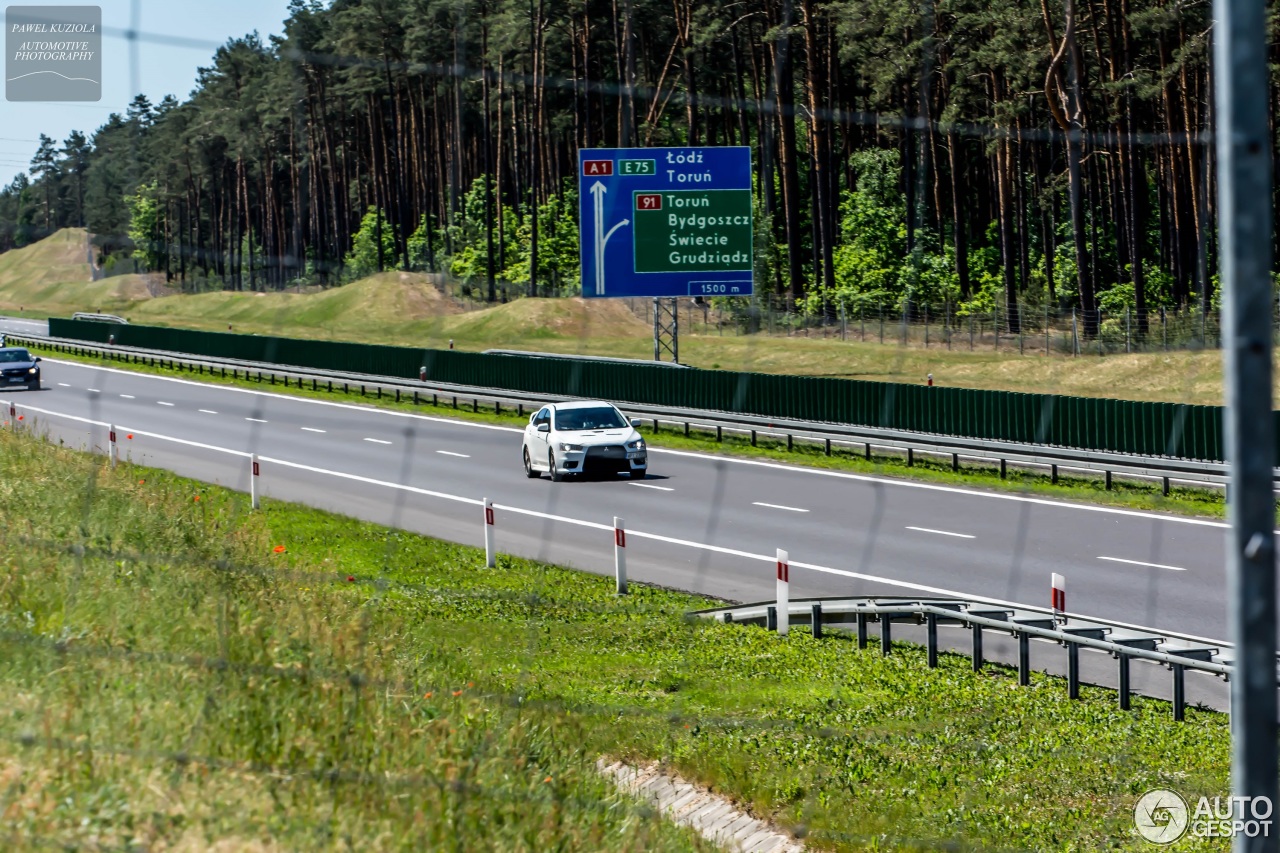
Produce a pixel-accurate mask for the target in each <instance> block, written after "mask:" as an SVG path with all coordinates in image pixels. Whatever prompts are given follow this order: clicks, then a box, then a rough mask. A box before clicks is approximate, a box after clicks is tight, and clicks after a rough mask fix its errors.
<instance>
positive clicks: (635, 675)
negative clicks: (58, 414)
mask: <svg viewBox="0 0 1280 853" xmlns="http://www.w3.org/2000/svg"><path fill="white" fill-rule="evenodd" d="M0 518H3V519H4V520H5V524H3V525H0V553H3V554H5V561H4V569H3V573H0V644H2V645H3V647H4V652H3V654H0V695H4V696H5V697H6V701H5V702H3V703H0V813H3V814H4V816H5V821H4V829H3V832H4V834H5V835H6V836H7V838H6V841H5V842H4V844H5V846H6V847H7V848H9V849H29V848H34V847H37V846H41V847H43V846H57V847H87V848H91V849H99V848H115V847H124V846H140V847H148V848H159V847H162V846H163V847H170V848H178V849H192V850H194V849H210V848H212V847H214V845H215V843H220V844H221V846H220V847H217V848H215V849H315V848H343V849H351V848H354V849H369V850H376V849H410V848H412V849H461V850H476V849H503V850H506V849H512V850H514V849H523V850H544V849H563V850H605V849H610V850H614V849H616V850H664V851H665V850H678V849H690V848H691V847H693V846H694V844H695V842H693V841H692V840H691V839H690V837H689V836H688V835H685V834H682V833H681V832H678V831H676V830H675V829H673V828H672V827H670V826H667V825H665V824H664V823H663V822H662V821H660V820H658V819H656V818H655V817H654V816H653V815H652V814H651V813H649V812H646V811H645V810H643V809H639V808H637V807H636V806H635V805H633V804H629V803H627V802H625V801H620V800H619V799H618V798H617V797H616V796H615V795H613V794H611V793H610V792H609V791H608V789H607V786H606V785H605V784H604V783H603V782H601V781H600V780H599V779H598V778H597V777H596V776H595V775H594V773H593V770H592V766H593V762H594V761H595V759H596V757H597V756H598V755H600V754H608V755H614V756H621V757H627V758H631V759H634V760H645V759H662V760H665V761H668V762H670V763H671V764H672V765H674V767H676V768H677V769H678V770H679V771H680V772H682V773H684V774H686V775H687V776H689V777H692V778H695V779H698V780H700V781H702V782H704V783H707V784H710V785H713V786H714V787H715V788H716V789H717V790H720V791H722V792H725V793H727V794H729V795H732V796H734V797H736V798H737V799H738V800H739V801H740V802H743V803H745V804H748V805H749V806H750V807H751V808H752V809H753V810H754V811H755V812H756V813H757V814H759V815H766V816H771V817H774V818H775V819H777V820H779V821H780V822H782V823H784V824H786V825H789V826H792V827H796V828H799V827H803V828H804V832H805V833H807V838H808V840H809V842H810V843H811V844H812V845H813V846H814V847H815V848H818V849H831V850H863V849H926V848H927V849H937V848H938V847H939V846H946V847H947V848H948V849H957V850H961V849H982V850H996V849H1009V850H1013V849H1019V850H1022V849H1031V850H1038V851H1049V850H1063V851H1067V850H1096V849H1103V848H1107V849H1133V850H1139V849H1145V848H1144V847H1143V845H1144V844H1145V842H1142V841H1140V840H1139V839H1137V838H1136V836H1135V835H1134V833H1133V829H1132V819H1131V814H1132V806H1133V802H1134V799H1135V798H1136V797H1137V796H1138V795H1140V794H1141V793H1143V792H1144V791H1146V790H1148V789H1150V788H1153V787H1173V788H1176V789H1177V790H1179V791H1181V792H1182V793H1183V794H1184V795H1188V796H1195V795H1200V794H1209V795H1212V794H1220V793H1222V792H1225V790H1226V787H1227V766H1228V752H1229V735H1228V728H1227V720H1226V717H1225V716H1223V715H1221V714H1217V713H1214V712H1209V711H1202V710H1197V709H1191V710H1189V711H1188V720H1187V722H1186V723H1185V724H1174V723H1172V722H1171V721H1170V720H1169V708H1168V705H1167V704H1165V703H1163V702H1158V701H1155V700H1147V699H1141V698H1139V699H1135V701H1134V708H1133V710H1132V711H1129V712H1122V711H1119V710H1118V709H1117V708H1116V706H1115V701H1114V696H1113V694H1111V693H1110V692H1108V691H1102V690H1094V689H1089V688H1086V689H1085V690H1084V695H1083V698H1082V700H1080V701H1071V700H1068V699H1067V698H1066V693H1065V689H1064V686H1063V684H1062V682H1061V681H1060V680H1058V679H1055V678H1050V677H1048V676H1042V675H1038V676H1035V677H1033V683H1032V686H1031V687H1029V688H1019V687H1018V686H1017V683H1016V675H1015V674H1014V673H1013V672H1011V671H1010V670H1008V669H1006V668H1003V667H997V666H988V667H986V668H985V669H984V671H983V672H982V673H979V674H974V673H972V672H970V671H969V669H968V662H967V659H964V658H957V657H954V656H950V655H944V656H943V657H942V660H941V665H940V667H939V668H938V669H937V670H929V669H927V668H926V667H925V665H924V655H923V652H922V651H921V650H920V649H916V648H912V647H909V646H906V645H902V646H900V647H897V648H896V649H895V652H894V654H893V655H892V656H891V657H888V658H882V657H881V656H880V655H879V654H878V653H877V652H876V651H875V649H874V645H873V648H872V649H870V650H867V651H865V652H858V651H857V650H856V648H855V647H854V645H853V644H852V643H851V642H849V641H848V640H847V639H842V638H828V639H823V640H820V641H815V640H813V638H812V637H810V636H809V635H808V633H807V632H806V631H804V630H799V631H795V632H793V633H792V635H791V636H790V637H788V638H779V637H777V636H774V635H771V634H768V633H767V632H765V631H762V630H760V629H758V628H751V627H746V626H737V625H714V624H706V623H691V622H690V621H688V620H687V619H686V618H685V617H684V614H685V612H686V611H687V610H688V609H690V608H696V607H698V606H702V605H704V604H705V602H704V601H702V600H700V599H698V598H696V597H694V596H690V595H685V594H681V593H678V592H671V591H664V590H658V589H653V588H647V587H644V586H642V585H637V586H636V587H635V588H634V593H633V594H632V595H631V596H629V597H627V598H617V597H615V596H613V595H612V594H611V583H610V581H609V580H607V579H604V578H600V577H596V576H593V575H590V574H585V573H578V572H573V571H568V570H564V569H560V568H556V567H554V566H548V565H542V564H538V563H535V562H531V561H526V560H517V559H510V558H506V557H503V558H501V559H500V561H499V565H498V567H497V569H495V570H483V569H481V568H480V566H481V565H482V559H481V555H480V554H479V553H478V552H477V551H476V550H475V549H471V548H464V547H460V546H455V545H451V544H448V543H444V542H440V541H437V540H432V539H428V538H425V537H421V536H416V535H410V534H407V533H403V532H397V531H391V530H387V529H385V528H380V527H377V526H374V525H370V524H366V523H362V522H357V521H354V520H350V519H346V518H342V517H338V516H334V515H330V514H326V513H323V512H320V511H317V510H312V509H307V508H304V507H299V506H294V505H288V504H283V503H277V502H271V501H267V502H265V503H264V506H263V509H262V511H260V512H256V513H255V512H251V511H250V510H249V509H248V507H247V499H246V498H245V496H243V495H239V494H235V493H231V492H228V491H226V490H223V489H220V488H213V487H208V486H205V485H202V484H199V483H195V482H191V481H189V480H185V479H182V478H179V477H176V476H173V475H170V474H168V473H165V472H161V471H156V470H147V469H142V468H135V467H133V466H131V465H128V464H124V465H121V466H120V468H118V469H117V470H116V471H111V470H109V469H108V468H107V467H106V466H105V464H104V462H103V460H102V459H101V458H97V457H89V456H86V455H84V454H79V453H73V452H71V451H68V450H66V449H62V448H57V447H53V446H50V445H47V444H42V443H40V442H39V441H38V440H36V439H34V438H32V437H29V436H26V435H24V434H21V433H19V434H17V435H14V434H12V433H9V432H3V433H0ZM1191 847H1192V845H1189V844H1187V843H1186V842H1184V844H1183V847H1181V848H1180V849H1190V848H1191Z"/></svg>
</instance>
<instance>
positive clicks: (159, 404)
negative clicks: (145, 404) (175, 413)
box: [156, 400, 173, 406]
mask: <svg viewBox="0 0 1280 853" xmlns="http://www.w3.org/2000/svg"><path fill="white" fill-rule="evenodd" d="M156 405H157V406H172V405H173V403H166V402H165V401H164V400H156Z"/></svg>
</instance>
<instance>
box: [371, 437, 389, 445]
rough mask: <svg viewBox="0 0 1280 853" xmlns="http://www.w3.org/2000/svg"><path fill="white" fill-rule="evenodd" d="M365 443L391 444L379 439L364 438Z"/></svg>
mask: <svg viewBox="0 0 1280 853" xmlns="http://www.w3.org/2000/svg"><path fill="white" fill-rule="evenodd" d="M365 441H369V442H372V443H374V444H390V443H391V442H389V441H383V440H382V439H380V438H366V439H365Z"/></svg>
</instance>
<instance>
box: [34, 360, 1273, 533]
mask: <svg viewBox="0 0 1280 853" xmlns="http://www.w3.org/2000/svg"><path fill="white" fill-rule="evenodd" d="M31 349H32V350H33V351H38V352H41V353H43V354H45V355H48V356H50V357H56V358H60V359H65V360H68V361H76V362H80V363H84V364H93V365H104V366H108V367H114V368H118V369H127V370H132V371H136V372H138V373H147V374H151V375H156V376H180V377H182V378H184V379H195V380H199V381H202V382H208V383H210V384H215V385H227V386H232V387H237V388H251V389H253V390H264V389H267V390H271V391H273V392H275V393H281V394H290V395H293V396H297V397H307V398H313V399H323V400H336V401H341V402H348V403H359V404H363V405H373V406H377V407H379V408H386V409H394V410H397V411H413V412H418V413H421V414H431V415H438V416H443V417H449V418H457V419H459V420H468V421H479V422H483V423H497V424H504V425H509V426H522V425H523V424H524V423H525V421H526V420H527V415H526V416H525V417H523V418H522V417H518V416H517V415H516V412H515V411H514V410H512V409H504V411H503V412H502V414H495V413H494V412H493V410H492V409H488V410H481V411H471V410H470V408H469V406H470V404H469V402H468V401H466V400H464V399H459V401H458V408H456V409H455V408H454V407H453V401H452V398H449V399H445V398H440V401H439V405H433V401H432V400H431V399H430V398H425V399H421V400H420V402H419V404H418V405H414V403H413V402H412V400H411V399H402V400H401V401H400V402H396V400H395V399H394V398H392V397H390V396H383V397H378V396H376V395H375V394H374V393H373V392H372V391H370V392H369V393H368V394H364V395H362V394H360V393H359V389H352V390H351V392H350V393H343V392H342V390H341V389H340V388H339V389H336V390H335V391H333V392H330V391H327V390H324V388H321V389H320V390H318V391H313V390H311V388H310V386H309V385H308V386H307V387H304V388H298V387H297V386H284V385H280V384H277V385H274V386H272V385H270V384H268V383H266V382H261V383H260V382H257V381H255V380H248V379H233V378H231V377H222V376H214V375H212V374H207V373H206V374H195V373H192V372H190V371H185V370H179V369H177V368H167V367H157V366H150V365H144V364H127V363H124V362H116V361H110V360H105V359H102V358H100V357H96V356H76V355H69V354H66V353H55V352H53V351H52V350H45V349H41V348H40V347H32V348H31ZM641 432H643V433H644V434H645V436H646V438H647V440H648V441H649V443H650V444H652V445H653V446H654V447H662V448H670V449H673V450H693V451H698V452H702V453H716V454H722V455H725V456H738V457H742V458H750V459H769V460H774V461H779V462H786V463H788V464H791V465H803V466H807V467H812V468H822V469H828V470H836V471H848V472H851V473H858V474H869V475H877V476H888V477H897V478H901V479H909V480H916V481H920V482H929V483H939V484H945V485H956V486H965V487H969V488H973V487H978V488H985V489H991V490H993V491H1005V492H1016V493H1019V494H1027V495H1035V496H1038V497H1045V498H1054V499H1058V500H1069V501H1078V502H1086V503H1092V504H1101V505H1105V506H1115V507H1121V508H1126V509H1138V510H1147V511H1157V512H1173V513H1178V514H1182V515H1192V516H1201V517H1204V516H1208V517H1214V518H1221V517H1223V516H1224V515H1225V514H1226V504H1225V502H1224V501H1223V493H1222V491H1221V490H1219V489H1213V488H1196V487H1194V486H1184V485H1174V486H1173V487H1172V488H1170V490H1169V495H1168V496H1165V495H1164V494H1163V493H1162V490H1161V487H1160V485H1159V484H1157V483H1155V482H1153V481H1143V480H1129V479H1125V478H1123V477H1120V476H1116V477H1113V479H1112V488H1111V489H1110V490H1107V489H1106V487H1105V481H1104V480H1103V479H1102V478H1101V477H1100V476H1099V477H1084V476H1073V475H1071V474H1065V473H1061V474H1059V477H1058V482H1057V483H1054V482H1053V481H1052V479H1051V477H1050V475H1049V473H1048V472H1043V473H1042V472H1040V471H1036V470H1020V469H1016V468H1009V469H1008V476H1007V477H1006V478H1001V477H1000V469H999V467H998V466H997V465H993V464H981V463H978V462H976V461H974V460H964V461H963V464H962V465H961V468H960V470H959V471H952V470H951V465H950V461H949V460H948V461H943V460H942V459H940V458H937V457H928V456H921V455H919V454H917V456H916V458H915V464H914V465H911V466H908V465H907V461H906V458H905V457H904V456H902V455H898V454H890V453H883V452H875V453H873V455H872V458H871V459H870V460H868V459H866V458H865V457H864V455H863V452H862V450H861V448H860V447H859V448H850V447H843V448H841V447H838V446H836V447H833V448H832V454H831V456H827V455H826V454H825V448H823V447H822V446H819V445H816V444H812V443H807V442H801V441H796V442H794V443H793V445H792V449H791V450H788V449H787V446H786V441H785V440H776V439H770V438H764V437H760V438H758V440H757V444H756V446H752V445H751V441H750V439H749V438H748V437H747V436H745V435H730V434H725V435H724V437H723V440H722V441H716V439H715V434H714V433H712V432H707V431H703V430H697V429H693V430H691V432H690V435H689V436H687V437H686V436H685V435H683V434H682V433H681V431H680V430H678V429H675V428H673V427H671V426H669V425H668V426H667V427H666V428H664V429H660V430H659V431H658V432H657V433H655V432H654V431H653V428H652V425H651V424H648V423H646V425H645V426H642V427H641ZM513 458H515V457H514V456H513ZM658 464H660V462H659V463H658ZM656 470H657V468H656V466H655V471H656ZM1277 518H1278V520H1280V511H1278V513H1277Z"/></svg>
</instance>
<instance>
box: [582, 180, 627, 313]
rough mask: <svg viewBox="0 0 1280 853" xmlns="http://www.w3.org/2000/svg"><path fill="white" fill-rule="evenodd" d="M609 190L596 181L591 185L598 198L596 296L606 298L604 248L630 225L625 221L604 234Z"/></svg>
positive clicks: (596, 212) (596, 210) (592, 191)
mask: <svg viewBox="0 0 1280 853" xmlns="http://www.w3.org/2000/svg"><path fill="white" fill-rule="evenodd" d="M607 192H608V190H607V189H605V186H604V184H602V183H600V182H599V181H596V182H595V183H594V184H592V185H591V194H592V195H593V196H595V197H596V209H595V214H596V296H604V247H605V244H606V243H608V242H609V238H610V237H612V236H613V232H615V231H617V230H618V229H619V228H621V227H622V226H624V225H628V224H630V222H631V220H630V219H624V220H622V221H621V222H619V223H618V224H617V225H615V226H613V227H612V228H610V229H609V233H608V234H605V233H604V194H605V193H607Z"/></svg>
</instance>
